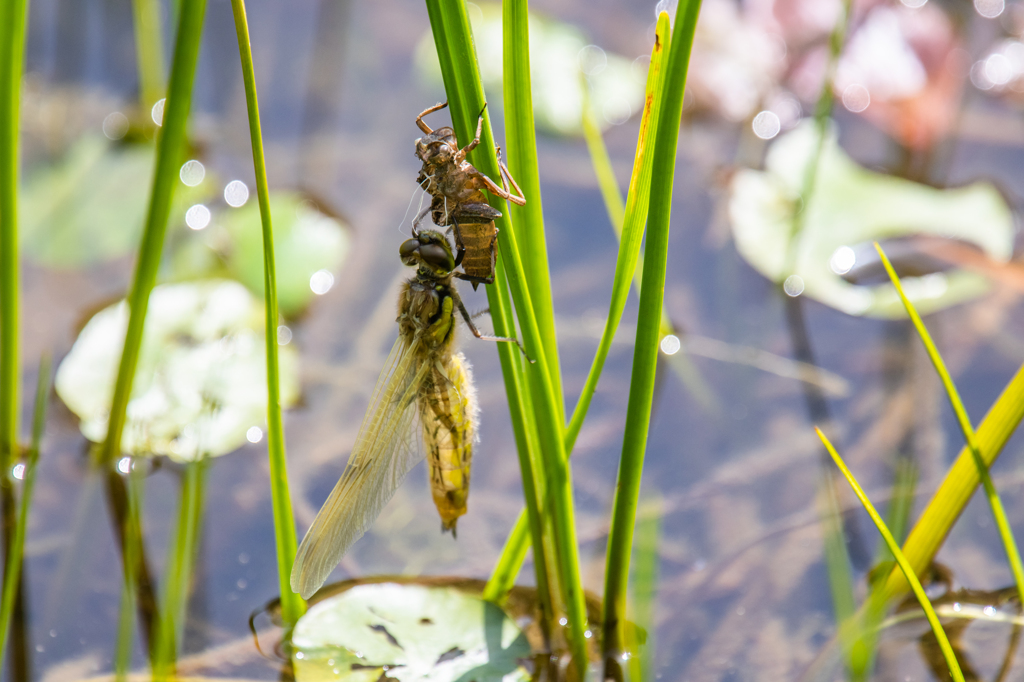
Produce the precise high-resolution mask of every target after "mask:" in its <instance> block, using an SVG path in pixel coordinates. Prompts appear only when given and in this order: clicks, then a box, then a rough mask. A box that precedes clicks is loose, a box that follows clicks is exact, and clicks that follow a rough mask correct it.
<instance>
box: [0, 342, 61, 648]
mask: <svg viewBox="0 0 1024 682" xmlns="http://www.w3.org/2000/svg"><path fill="white" fill-rule="evenodd" d="M50 373H51V372H50V356H49V355H44V356H43V359H42V360H41V361H40V363H39V379H38V381H37V382H36V401H35V409H34V412H33V417H32V442H31V444H30V445H29V449H28V457H27V458H26V460H25V469H24V474H23V479H22V480H23V481H24V482H23V483H22V485H21V503H20V505H19V507H20V508H19V510H18V518H17V525H15V527H14V537H12V538H11V543H10V547H9V548H8V550H7V562H6V564H5V566H4V586H3V594H2V595H0V662H2V661H3V660H4V654H5V653H6V651H7V633H8V632H9V631H10V626H11V615H12V614H13V613H14V603H15V600H16V598H17V596H18V586H19V583H20V581H21V571H22V564H23V563H24V556H23V554H24V549H25V529H26V527H27V525H28V512H29V508H30V506H31V505H32V491H33V490H34V489H35V483H36V465H37V464H38V463H39V449H40V445H41V443H42V442H43V430H44V428H45V427H46V405H47V403H48V401H49V397H50V383H51V382H50ZM3 476H5V477H6V476H7V474H6V472H5V473H4V474H3ZM4 485H8V483H7V482H6V481H5V482H4Z"/></svg>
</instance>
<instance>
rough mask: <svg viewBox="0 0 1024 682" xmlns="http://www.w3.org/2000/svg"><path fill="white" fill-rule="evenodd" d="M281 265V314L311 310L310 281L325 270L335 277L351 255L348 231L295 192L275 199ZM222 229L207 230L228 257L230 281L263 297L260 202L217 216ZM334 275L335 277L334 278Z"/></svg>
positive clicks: (272, 205)
mask: <svg viewBox="0 0 1024 682" xmlns="http://www.w3.org/2000/svg"><path fill="white" fill-rule="evenodd" d="M270 215H271V216H272V218H273V225H274V258H275V261H276V263H277V302H278V306H279V307H280V310H281V314H282V315H286V316H289V317H291V316H294V315H298V314H299V313H301V312H302V311H303V310H305V309H306V306H308V305H309V303H310V301H311V300H312V298H313V296H314V293H313V291H312V289H311V288H310V278H311V277H312V276H313V275H314V274H315V273H317V272H319V271H320V270H326V271H328V272H331V273H336V272H337V270H338V268H340V267H341V264H342V262H343V261H344V260H345V256H347V255H348V251H349V244H350V238H349V235H348V232H347V230H346V229H345V227H344V226H343V225H342V224H341V223H340V222H339V221H337V220H335V219H334V218H331V217H330V216H328V215H326V214H324V213H322V212H320V211H319V210H318V209H317V208H316V206H314V205H313V204H312V203H311V202H310V201H309V200H307V199H305V198H304V197H303V196H302V195H301V194H298V193H296V192H278V193H274V194H271V196H270ZM217 223H218V224H219V226H221V227H222V228H223V229H220V230H218V229H210V230H206V231H205V235H204V239H205V240H206V243H207V245H208V246H210V247H211V248H213V249H214V250H215V251H217V252H218V253H221V254H222V255H223V256H224V258H225V266H226V267H227V270H228V272H229V273H230V274H231V276H233V277H235V278H236V279H238V280H239V281H240V282H242V283H243V284H245V285H246V286H247V287H249V289H251V290H252V291H254V292H256V293H257V294H259V295H260V296H262V295H263V227H262V224H261V222H260V210H259V203H258V202H257V201H255V197H253V200H252V201H249V202H248V203H247V204H246V205H245V206H243V207H242V208H238V209H233V208H229V209H226V211H225V212H223V213H221V214H220V215H219V216H218V217H217ZM332 276H333V275H332Z"/></svg>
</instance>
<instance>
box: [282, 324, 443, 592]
mask: <svg viewBox="0 0 1024 682" xmlns="http://www.w3.org/2000/svg"><path fill="white" fill-rule="evenodd" d="M418 350H419V341H418V340H416V341H413V343H412V344H409V343H408V342H407V341H406V340H405V339H403V338H401V337H399V339H398V341H396V342H395V345H394V347H393V348H392V349H391V354H390V355H389V356H388V360H387V362H386V363H385V365H384V369H383V370H382V371H381V375H380V378H379V379H378V380H377V387H376V388H375V389H374V394H373V398H372V400H371V401H370V406H369V408H368V409H367V411H366V416H365V417H364V418H363V424H362V426H361V427H360V429H359V435H358V436H357V438H356V443H355V445H354V446H353V448H352V454H351V455H349V458H348V465H347V466H346V467H345V471H344V473H342V475H341V478H340V479H339V480H338V484H337V485H335V486H334V490H332V491H331V494H330V496H329V497H328V498H327V501H326V502H325V503H324V506H323V507H322V508H321V509H320V512H319V513H318V514H317V515H316V519H314V521H313V525H312V526H310V528H309V531H308V532H307V533H306V537H304V538H303V539H302V544H301V545H299V551H298V554H297V555H296V557H295V565H294V566H293V567H292V576H291V586H292V590H294V591H296V592H298V593H300V594H301V595H302V597H303V598H304V599H308V598H309V597H310V596H311V595H312V594H313V593H314V592H316V591H317V590H318V589H320V586H321V585H323V583H324V581H325V580H327V576H328V575H330V573H331V571H333V570H334V567H335V566H337V565H338V562H339V561H341V558H342V557H343V556H344V555H345V552H347V551H348V548H349V547H351V546H352V544H353V543H354V542H355V541H356V540H358V539H359V538H360V537H362V535H363V533H365V532H366V530H367V529H368V528H369V527H370V526H371V525H372V524H373V522H374V520H375V519H376V518H377V516H378V515H379V514H380V511H381V509H383V508H384V505H385V504H387V502H388V500H390V499H391V496H392V495H394V494H395V490H396V489H397V488H398V486H399V485H400V484H401V482H402V480H403V479H404V478H405V475H406V474H408V473H409V470H410V469H412V467H413V466H414V465H415V464H416V463H417V462H418V461H419V460H420V459H421V458H422V456H423V455H422V452H421V449H420V448H417V447H415V438H416V436H417V434H416V433H415V432H414V431H415V430H414V429H413V428H412V427H413V420H414V419H415V416H416V412H417V408H416V395H417V392H418V390H419V386H420V384H421V383H422V382H423V379H424V378H425V377H426V375H427V373H428V372H429V371H430V369H431V366H430V363H429V362H424V363H417V362H416V358H417V356H418V355H419V353H418V352H417V351H418Z"/></svg>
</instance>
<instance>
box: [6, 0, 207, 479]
mask: <svg viewBox="0 0 1024 682" xmlns="http://www.w3.org/2000/svg"><path fill="white" fill-rule="evenodd" d="M205 11H206V0H181V11H180V20H179V22H178V37H177V40H176V42H175V47H174V60H173V62H172V64H171V79H170V88H169V92H168V94H167V101H166V103H165V105H164V122H163V127H162V128H161V129H160V131H159V133H158V139H157V153H156V171H155V172H154V173H153V186H152V190H151V191H150V197H149V208H148V210H147V213H146V227H145V231H144V232H143V235H142V244H141V245H140V246H139V256H138V262H137V263H136V266H135V276H134V278H133V280H132V289H131V292H130V294H129V296H128V310H129V316H128V330H127V332H126V333H125V339H124V348H123V350H122V351H121V363H120V365H119V367H118V370H117V383H116V384H115V385H114V398H113V401H112V403H111V406H110V420H109V422H108V425H107V437H106V440H105V441H104V443H103V446H102V448H99V449H98V450H97V452H98V453H99V457H100V461H102V462H105V463H110V462H112V461H113V460H114V459H115V458H116V457H118V456H119V455H120V454H121V433H122V431H123V430H124V424H125V415H126V412H127V410H128V401H129V399H130V398H131V392H132V384H133V382H134V379H135V369H136V367H137V366H138V362H139V351H140V349H141V347H142V331H143V328H144V327H145V324H146V311H147V310H148V309H149V294H150V293H151V292H152V291H153V286H154V285H155V284H156V276H157V270H158V269H159V267H160V255H161V253H162V251H163V245H164V236H165V235H166V233H167V221H168V218H169V216H170V210H171V199H172V197H173V195H174V189H175V186H176V185H177V183H178V169H179V168H180V166H181V159H182V152H183V150H184V148H185V137H186V133H187V124H188V114H189V109H190V108H191V104H192V82H193V79H194V77H195V73H196V61H197V60H198V58H199V44H200V42H201V41H200V39H201V37H202V30H203V15H204V13H205ZM0 210H2V207H0Z"/></svg>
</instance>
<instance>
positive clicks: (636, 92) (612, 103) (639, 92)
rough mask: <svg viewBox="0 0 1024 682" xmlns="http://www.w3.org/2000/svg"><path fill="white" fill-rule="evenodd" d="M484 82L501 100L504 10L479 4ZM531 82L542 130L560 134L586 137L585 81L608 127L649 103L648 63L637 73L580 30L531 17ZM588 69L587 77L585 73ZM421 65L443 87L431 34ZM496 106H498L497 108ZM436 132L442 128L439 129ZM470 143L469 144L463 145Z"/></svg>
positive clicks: (474, 17) (476, 27)
mask: <svg viewBox="0 0 1024 682" xmlns="http://www.w3.org/2000/svg"><path fill="white" fill-rule="evenodd" d="M469 19H470V23H471V24H472V27H473V38H474V42H475V44H476V50H477V58H478V59H479V60H480V79H481V80H482V81H483V84H484V88H485V89H486V90H487V93H488V97H489V98H490V99H492V100H497V99H500V97H501V92H502V90H501V81H502V42H503V41H502V28H501V5H499V4H497V3H492V2H480V3H476V6H472V5H471V6H470V7H469ZM529 22H530V23H529V30H530V78H531V81H532V83H531V85H532V88H533V90H532V92H533V113H534V117H535V120H536V123H537V126H538V127H539V128H540V129H542V130H544V131H545V132H548V133H554V134H557V135H582V134H583V127H582V116H583V106H584V101H585V93H584V89H583V88H584V78H586V81H587V82H588V83H589V87H590V101H591V106H592V107H593V109H594V113H595V115H596V118H597V120H598V122H599V123H600V124H601V127H602V128H607V127H608V126H609V125H612V124H613V123H622V122H623V121H625V120H626V119H628V118H629V117H630V116H632V115H634V114H638V113H640V110H641V109H642V108H643V103H644V83H645V81H646V79H647V64H646V63H644V64H643V68H634V65H633V62H632V61H631V60H630V59H627V58H625V57H622V56H620V55H617V54H613V53H611V52H607V51H605V50H601V49H599V48H597V47H596V46H593V45H590V46H589V47H588V43H589V42H590V41H589V40H587V39H586V36H585V35H584V34H583V32H582V31H580V30H579V29H578V28H576V27H575V26H572V25H570V24H564V23H562V22H559V21H554V20H553V19H548V18H546V17H544V16H540V15H537V14H535V13H532V12H531V13H530V19H529ZM584 47H587V50H586V51H585V52H583V53H582V60H583V61H584V62H586V63H585V64H584V65H582V66H583V67H584V68H586V69H587V76H586V77H585V76H584V73H583V71H582V70H581V63H580V62H581V50H583V48H584ZM416 65H417V66H418V67H419V70H420V72H421V74H422V75H424V76H425V77H426V78H428V79H430V80H432V81H434V82H435V83H441V67H440V66H439V65H438V61H437V50H436V49H435V47H434V40H433V36H432V34H431V33H430V31H427V33H426V35H424V36H423V39H422V40H421V41H420V43H419V45H417V46H416ZM493 103H494V102H492V104H493ZM434 127H435V128H436V127H438V126H434ZM463 144H465V142H463Z"/></svg>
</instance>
